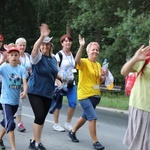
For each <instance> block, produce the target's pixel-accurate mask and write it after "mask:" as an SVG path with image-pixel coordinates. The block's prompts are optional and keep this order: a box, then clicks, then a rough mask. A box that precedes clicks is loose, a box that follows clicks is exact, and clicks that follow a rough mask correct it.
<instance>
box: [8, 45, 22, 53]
mask: <svg viewBox="0 0 150 150" xmlns="http://www.w3.org/2000/svg"><path fill="white" fill-rule="evenodd" d="M12 51H17V52H18V53H19V52H20V51H19V49H18V48H17V47H16V46H13V47H10V48H8V50H7V52H8V53H10V52H12Z"/></svg>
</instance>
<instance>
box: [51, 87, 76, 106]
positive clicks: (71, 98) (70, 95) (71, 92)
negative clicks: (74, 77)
mask: <svg viewBox="0 0 150 150" xmlns="http://www.w3.org/2000/svg"><path fill="white" fill-rule="evenodd" d="M66 97H67V100H68V105H69V107H71V108H75V107H76V105H77V87H76V85H74V86H73V87H72V88H69V89H68V92H67V95H66ZM54 101H55V100H54V99H53V101H52V105H53V104H54ZM62 102H63V96H60V97H59V103H58V104H57V106H56V109H61V107H62Z"/></svg>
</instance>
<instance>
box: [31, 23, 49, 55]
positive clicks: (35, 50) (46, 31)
mask: <svg viewBox="0 0 150 150" xmlns="http://www.w3.org/2000/svg"><path fill="white" fill-rule="evenodd" d="M39 28H40V37H39V39H38V40H37V41H36V42H35V44H34V46H33V50H32V53H31V57H33V58H34V57H35V56H36V55H37V54H38V50H39V48H40V46H41V44H42V41H43V40H44V38H45V37H46V36H48V35H49V34H50V29H49V27H48V25H47V24H44V23H43V24H41V26H40V27H39Z"/></svg>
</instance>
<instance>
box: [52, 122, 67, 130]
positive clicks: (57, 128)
mask: <svg viewBox="0 0 150 150" xmlns="http://www.w3.org/2000/svg"><path fill="white" fill-rule="evenodd" d="M53 130H54V131H58V132H65V129H64V128H63V127H61V126H60V125H59V124H58V125H53Z"/></svg>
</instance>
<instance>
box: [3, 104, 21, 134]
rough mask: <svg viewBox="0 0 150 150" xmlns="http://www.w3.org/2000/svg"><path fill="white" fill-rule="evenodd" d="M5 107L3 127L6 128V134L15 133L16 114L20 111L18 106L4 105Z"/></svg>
mask: <svg viewBox="0 0 150 150" xmlns="http://www.w3.org/2000/svg"><path fill="white" fill-rule="evenodd" d="M2 107H3V120H2V121H1V125H2V126H3V127H4V128H5V130H6V133H8V132H9V131H14V129H15V127H16V123H15V121H14V114H15V113H16V111H17V109H18V105H14V106H13V105H9V104H2Z"/></svg>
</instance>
